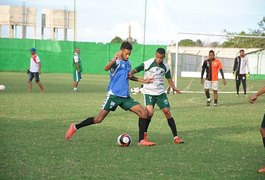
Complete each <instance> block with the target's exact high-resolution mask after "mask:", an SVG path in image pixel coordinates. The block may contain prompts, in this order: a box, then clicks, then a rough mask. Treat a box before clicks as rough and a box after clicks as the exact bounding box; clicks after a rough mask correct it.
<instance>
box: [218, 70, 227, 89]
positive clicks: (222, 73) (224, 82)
mask: <svg viewBox="0 0 265 180" xmlns="http://www.w3.org/2000/svg"><path fill="white" fill-rule="evenodd" d="M219 71H220V73H221V76H222V80H223V84H224V85H226V80H225V76H224V72H223V69H220V70H219Z"/></svg>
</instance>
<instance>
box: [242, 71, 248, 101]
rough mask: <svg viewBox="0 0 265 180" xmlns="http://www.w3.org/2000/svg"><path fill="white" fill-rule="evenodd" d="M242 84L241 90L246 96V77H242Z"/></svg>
mask: <svg viewBox="0 0 265 180" xmlns="http://www.w3.org/2000/svg"><path fill="white" fill-rule="evenodd" d="M242 84H243V90H244V95H245V96H246V95H247V78H246V75H245V74H244V75H242Z"/></svg>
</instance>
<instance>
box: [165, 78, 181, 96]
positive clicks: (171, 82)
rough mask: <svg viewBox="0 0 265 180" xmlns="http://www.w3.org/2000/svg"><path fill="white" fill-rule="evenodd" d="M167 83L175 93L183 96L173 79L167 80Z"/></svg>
mask: <svg viewBox="0 0 265 180" xmlns="http://www.w3.org/2000/svg"><path fill="white" fill-rule="evenodd" d="M167 82H168V85H169V86H170V87H171V88H172V89H173V91H175V92H176V93H178V94H181V92H180V90H179V89H177V88H176V86H175V84H174V82H173V80H172V79H171V78H170V79H167Z"/></svg>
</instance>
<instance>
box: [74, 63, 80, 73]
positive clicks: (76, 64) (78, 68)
mask: <svg viewBox="0 0 265 180" xmlns="http://www.w3.org/2000/svg"><path fill="white" fill-rule="evenodd" d="M75 67H76V70H77V72H80V65H79V64H78V63H77V62H76V63H75Z"/></svg>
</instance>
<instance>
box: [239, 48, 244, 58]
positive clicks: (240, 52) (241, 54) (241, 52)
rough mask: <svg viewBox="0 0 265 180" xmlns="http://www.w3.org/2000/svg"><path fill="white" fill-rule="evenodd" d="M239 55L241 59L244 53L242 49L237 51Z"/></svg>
mask: <svg viewBox="0 0 265 180" xmlns="http://www.w3.org/2000/svg"><path fill="white" fill-rule="evenodd" d="M239 54H240V56H241V57H244V56H245V51H244V50H243V49H241V50H240V51H239Z"/></svg>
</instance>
